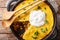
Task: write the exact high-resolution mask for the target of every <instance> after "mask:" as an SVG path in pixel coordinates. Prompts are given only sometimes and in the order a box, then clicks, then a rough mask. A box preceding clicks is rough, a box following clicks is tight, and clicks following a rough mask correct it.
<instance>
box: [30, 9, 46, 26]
mask: <svg viewBox="0 0 60 40" xmlns="http://www.w3.org/2000/svg"><path fill="white" fill-rule="evenodd" d="M29 21H30V24H31V25H33V26H37V27H39V26H42V25H44V23H45V13H44V12H43V11H42V10H33V11H31V12H30V17H29Z"/></svg>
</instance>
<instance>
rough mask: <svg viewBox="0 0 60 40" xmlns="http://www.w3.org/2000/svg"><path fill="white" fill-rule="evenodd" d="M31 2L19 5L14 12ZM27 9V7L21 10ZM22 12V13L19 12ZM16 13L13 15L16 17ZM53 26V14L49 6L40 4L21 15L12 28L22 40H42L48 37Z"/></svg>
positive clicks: (31, 0)
mask: <svg viewBox="0 0 60 40" xmlns="http://www.w3.org/2000/svg"><path fill="white" fill-rule="evenodd" d="M31 2H33V0H30V1H23V2H21V3H19V4H18V5H17V6H16V8H15V9H14V10H18V9H19V8H22V7H23V6H25V5H27V4H30V3H31ZM26 9H28V7H26V8H24V9H23V10H26ZM21 12H23V11H21ZM16 15H17V13H16V14H15V15H14V16H16ZM53 25H54V17H53V12H52V10H51V8H50V7H49V5H48V4H47V3H45V2H41V3H40V4H39V5H37V6H35V7H34V8H32V9H30V10H29V11H27V12H25V13H23V14H21V15H20V16H19V17H18V18H16V19H15V21H14V22H13V24H12V27H13V28H14V30H15V31H16V32H17V34H18V35H19V37H20V39H23V40H42V39H43V38H44V37H46V36H47V35H49V33H50V32H51V31H52V28H53Z"/></svg>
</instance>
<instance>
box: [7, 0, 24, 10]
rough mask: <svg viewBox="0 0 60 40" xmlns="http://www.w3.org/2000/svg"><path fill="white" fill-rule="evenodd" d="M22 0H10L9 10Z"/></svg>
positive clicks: (8, 3)
mask: <svg viewBox="0 0 60 40" xmlns="http://www.w3.org/2000/svg"><path fill="white" fill-rule="evenodd" d="M19 1H20V2H21V1H23V0H10V1H8V2H7V4H6V5H7V10H8V11H11V8H13V6H14V5H15V4H16V3H18V2H19Z"/></svg>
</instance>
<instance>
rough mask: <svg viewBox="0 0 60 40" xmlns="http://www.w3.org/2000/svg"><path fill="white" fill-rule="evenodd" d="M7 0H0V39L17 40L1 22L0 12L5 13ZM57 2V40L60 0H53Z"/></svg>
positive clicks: (58, 38)
mask: <svg viewBox="0 0 60 40" xmlns="http://www.w3.org/2000/svg"><path fill="white" fill-rule="evenodd" d="M7 1H9V0H0V40H17V38H16V37H15V36H14V35H13V33H12V32H11V30H10V28H5V27H3V26H2V24H1V22H2V21H1V19H2V15H1V14H2V13H5V12H6V11H7V9H6V2H7ZM55 1H56V2H57V4H58V5H59V11H58V12H57V22H58V23H57V24H58V30H59V33H58V34H59V36H58V37H57V40H60V27H59V26H60V0H55Z"/></svg>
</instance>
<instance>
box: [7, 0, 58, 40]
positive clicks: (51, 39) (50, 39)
mask: <svg viewBox="0 0 60 40" xmlns="http://www.w3.org/2000/svg"><path fill="white" fill-rule="evenodd" d="M23 1H24V0H12V1H10V2H9V4H8V6H7V10H8V11H14V9H15V7H16V6H17V5H18V4H19V3H21V2H23ZM13 2H16V3H15V4H14V5H12V3H13ZM45 3H47V4H48V5H49V6H50V8H51V10H52V11H53V16H54V25H53V26H54V27H53V29H52V31H51V32H50V34H49V35H47V36H46V37H45V38H43V39H42V40H54V38H55V37H56V35H57V30H56V28H57V14H56V12H55V10H54V8H53V6H52V5H51V4H50V3H49V2H48V1H45ZM12 25H13V23H12ZM12 25H11V26H10V28H11V30H12V32H13V34H14V35H15V36H16V37H17V38H18V40H23V39H22V38H20V36H19V35H18V34H19V33H20V32H21V31H20V30H18V31H15V30H14V27H13V26H12ZM22 26H23V25H22ZM23 32H24V31H23ZM53 36H54V37H53Z"/></svg>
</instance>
